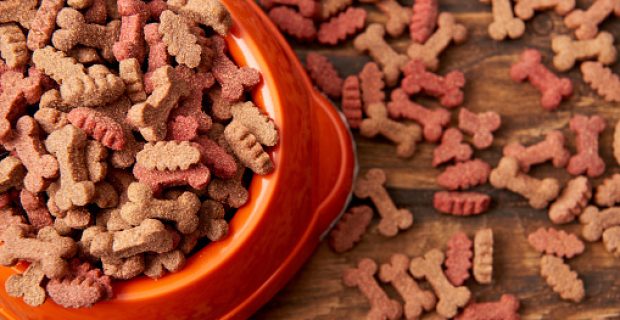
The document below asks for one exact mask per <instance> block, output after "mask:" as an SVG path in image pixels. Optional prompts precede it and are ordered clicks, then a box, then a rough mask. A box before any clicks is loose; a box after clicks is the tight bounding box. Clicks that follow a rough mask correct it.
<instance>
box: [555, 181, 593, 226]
mask: <svg viewBox="0 0 620 320" xmlns="http://www.w3.org/2000/svg"><path fill="white" fill-rule="evenodd" d="M591 197H592V186H591V185H590V181H589V180H588V178H586V177H584V176H579V177H576V178H574V179H572V180H570V181H568V183H567V184H566V187H565V188H564V190H563V191H562V194H560V196H559V197H558V199H557V200H556V201H555V202H554V203H553V204H552V205H551V207H550V208H549V219H550V220H551V221H552V222H553V223H555V224H562V223H568V222H571V221H573V220H574V219H575V217H577V216H578V215H579V214H581V212H582V211H583V209H584V208H585V207H586V206H587V205H588V202H590V198H591Z"/></svg>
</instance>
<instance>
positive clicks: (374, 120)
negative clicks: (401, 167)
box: [360, 103, 422, 158]
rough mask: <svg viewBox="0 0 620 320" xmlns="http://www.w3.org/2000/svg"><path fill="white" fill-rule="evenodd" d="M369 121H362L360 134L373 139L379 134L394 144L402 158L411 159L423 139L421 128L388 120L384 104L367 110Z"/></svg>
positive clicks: (377, 104)
mask: <svg viewBox="0 0 620 320" xmlns="http://www.w3.org/2000/svg"><path fill="white" fill-rule="evenodd" d="M366 114H367V115H368V117H369V118H368V119H364V120H362V123H361V124H360V134H361V135H362V136H363V137H367V138H373V137H375V136H376V135H378V134H381V135H383V136H385V137H386V138H388V139H390V140H391V141H392V142H394V143H395V144H396V145H397V147H396V155H397V156H399V157H401V158H409V157H411V156H412V155H413V154H414V153H415V150H416V143H417V142H418V141H420V140H421V139H422V132H421V130H420V127H419V126H418V125H416V124H412V125H405V124H402V123H399V122H396V121H393V120H390V119H389V118H388V111H387V108H386V107H385V105H384V104H383V103H374V104H371V105H370V106H368V109H367V110H366Z"/></svg>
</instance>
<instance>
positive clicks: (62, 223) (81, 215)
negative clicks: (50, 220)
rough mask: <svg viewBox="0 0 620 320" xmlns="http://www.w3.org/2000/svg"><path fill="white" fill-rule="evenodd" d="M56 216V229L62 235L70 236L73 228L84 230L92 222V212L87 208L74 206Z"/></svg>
mask: <svg viewBox="0 0 620 320" xmlns="http://www.w3.org/2000/svg"><path fill="white" fill-rule="evenodd" d="M64 214H65V216H64V217H62V218H61V217H56V219H55V220H54V229H56V231H57V232H58V234H60V235H62V236H69V235H71V232H72V231H73V230H84V229H86V228H88V227H89V226H90V225H91V224H92V219H91V218H92V216H91V213H90V212H89V211H88V210H87V209H85V208H74V209H70V210H69V211H67V212H65V213H64Z"/></svg>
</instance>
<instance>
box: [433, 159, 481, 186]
mask: <svg viewBox="0 0 620 320" xmlns="http://www.w3.org/2000/svg"><path fill="white" fill-rule="evenodd" d="M489 173H491V166H490V165H489V164H488V163H486V162H484V161H482V160H480V159H474V160H469V161H466V162H460V163H457V164H455V165H452V166H449V167H447V168H446V170H445V171H444V172H442V173H441V174H440V175H439V176H437V184H438V185H439V186H441V187H443V188H446V189H448V190H459V189H460V190H465V189H469V188H472V187H475V186H477V185H480V184H484V183H486V182H487V179H488V178H489Z"/></svg>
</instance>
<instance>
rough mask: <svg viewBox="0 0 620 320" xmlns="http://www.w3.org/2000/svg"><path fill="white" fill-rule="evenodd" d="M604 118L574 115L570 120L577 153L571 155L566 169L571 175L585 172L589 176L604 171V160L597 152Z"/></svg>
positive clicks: (603, 126)
mask: <svg viewBox="0 0 620 320" xmlns="http://www.w3.org/2000/svg"><path fill="white" fill-rule="evenodd" d="M605 127H606V124H605V119H603V118H602V117H601V116H598V115H594V116H592V117H587V116H584V115H580V114H578V115H575V116H573V117H572V118H571V120H570V130H571V131H573V132H574V133H575V136H576V137H575V145H576V147H577V154H576V155H574V156H572V157H571V158H570V160H569V161H568V165H567V166H566V171H568V173H570V174H572V175H578V174H582V173H585V174H587V175H588V177H590V178H594V177H598V176H600V175H602V174H603V173H604V172H605V162H604V161H603V159H602V158H601V157H600V156H599V154H598V144H599V142H598V138H599V135H600V134H601V133H602V132H603V130H605Z"/></svg>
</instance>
